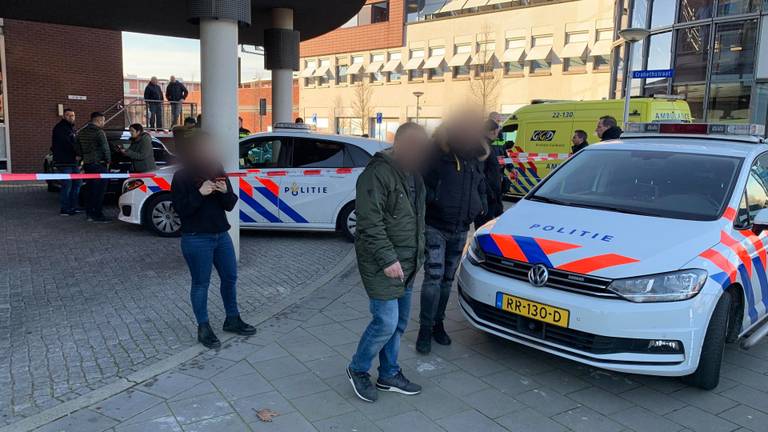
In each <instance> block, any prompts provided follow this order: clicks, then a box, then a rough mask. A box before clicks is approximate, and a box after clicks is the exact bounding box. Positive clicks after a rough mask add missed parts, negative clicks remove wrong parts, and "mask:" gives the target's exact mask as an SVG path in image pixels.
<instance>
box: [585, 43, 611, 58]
mask: <svg viewBox="0 0 768 432" xmlns="http://www.w3.org/2000/svg"><path fill="white" fill-rule="evenodd" d="M612 50H613V41H610V40H599V41H597V42H595V44H594V45H592V50H590V55H593V56H602V55H608V54H610V53H611V51H612Z"/></svg>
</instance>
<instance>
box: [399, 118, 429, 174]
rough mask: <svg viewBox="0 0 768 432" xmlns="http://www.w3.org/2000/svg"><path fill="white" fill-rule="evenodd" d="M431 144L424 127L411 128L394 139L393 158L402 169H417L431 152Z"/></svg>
mask: <svg viewBox="0 0 768 432" xmlns="http://www.w3.org/2000/svg"><path fill="white" fill-rule="evenodd" d="M431 146H432V143H431V142H430V140H429V137H428V136H427V132H426V131H424V129H421V128H414V129H411V130H409V131H407V132H406V133H404V134H403V135H402V136H400V138H399V139H397V140H395V143H394V152H395V159H397V161H398V163H400V164H401V165H402V167H403V168H404V169H406V170H408V171H418V170H420V169H421V167H422V166H423V165H424V162H425V161H426V160H427V157H428V156H429V154H430V153H431Z"/></svg>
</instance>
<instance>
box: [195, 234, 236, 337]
mask: <svg viewBox="0 0 768 432" xmlns="http://www.w3.org/2000/svg"><path fill="white" fill-rule="evenodd" d="M181 252H182V254H183V255H184V259H185V260H186V261H187V265H188V266H189V273H190V274H191V275H192V288H191V289H190V291H189V297H190V300H191V301H192V310H193V312H194V313H195V319H196V320H197V324H198V325H201V324H206V323H207V322H208V287H209V286H210V285H211V268H212V267H216V272H217V273H218V274H219V279H221V287H220V288H219V290H220V292H221V300H222V301H223V302H224V311H225V312H226V314H227V317H236V316H238V315H240V312H239V311H238V310H237V288H236V286H237V258H235V248H234V246H233V245H232V238H230V237H229V233H227V232H223V233H218V234H206V233H189V234H188V233H185V234H182V236H181Z"/></svg>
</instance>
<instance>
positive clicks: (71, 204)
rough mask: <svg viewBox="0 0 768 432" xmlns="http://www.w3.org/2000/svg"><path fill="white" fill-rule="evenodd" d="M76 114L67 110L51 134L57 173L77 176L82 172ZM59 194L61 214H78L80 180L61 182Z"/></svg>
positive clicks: (52, 151)
mask: <svg viewBox="0 0 768 432" xmlns="http://www.w3.org/2000/svg"><path fill="white" fill-rule="evenodd" d="M76 140H77V133H76V132H75V112H74V111H73V110H72V109H70V108H65V109H64V113H63V114H62V116H61V120H60V121H59V122H58V123H56V126H54V127H53V132H52V133H51V153H52V154H53V164H54V166H55V168H56V172H58V173H61V174H77V173H79V172H80V167H79V165H80V161H79V157H78V156H77V153H76V152H75V142H76ZM59 183H60V184H61V191H60V192H59V214H60V215H62V216H72V215H74V214H77V213H78V210H77V198H78V194H79V193H80V184H81V181H80V180H61V181H60V182H59Z"/></svg>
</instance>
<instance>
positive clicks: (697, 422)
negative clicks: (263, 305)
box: [38, 268, 768, 432]
mask: <svg viewBox="0 0 768 432" xmlns="http://www.w3.org/2000/svg"><path fill="white" fill-rule="evenodd" d="M359 283H360V282H359V276H358V275H357V271H356V269H354V268H351V269H350V270H349V271H347V272H345V273H344V274H343V275H342V276H340V277H339V278H337V279H336V280H335V281H332V282H331V283H329V284H328V285H326V286H325V287H323V288H320V289H318V290H317V291H316V292H315V293H314V294H313V295H311V296H309V297H307V298H304V299H301V301H300V302H299V303H298V304H297V305H295V306H294V307H291V308H290V309H289V310H286V311H284V312H283V313H280V314H278V315H277V316H275V317H273V318H272V319H270V320H268V321H267V322H265V323H264V324H263V325H261V326H260V328H259V333H258V334H257V335H256V336H254V337H250V338H236V339H234V340H233V341H232V342H230V343H227V344H225V346H224V347H223V348H222V349H221V350H219V351H210V352H207V353H205V354H203V355H201V356H199V357H198V358H195V359H193V360H191V361H189V362H187V363H185V364H182V365H181V366H179V367H177V368H175V369H173V370H171V371H168V372H166V373H164V374H162V375H160V376H157V377H154V378H152V379H150V380H148V381H146V382H143V383H141V384H139V385H136V386H135V387H133V388H132V389H130V390H128V391H125V392H122V393H120V394H118V395H116V396H114V397H111V398H109V399H107V400H104V401H102V402H99V403H97V404H95V405H93V406H91V407H89V408H87V409H83V410H80V411H78V412H75V413H74V414H72V415H70V416H69V417H65V418H61V419H59V420H57V421H55V422H53V423H51V424H48V425H47V426H45V427H42V428H40V429H38V431H40V432H56V431H80V432H91V431H104V430H108V431H112V432H134V431H135V432H139V431H200V432H202V431H273V432H278V431H284V432H304V431H350V432H352V431H356V432H365V431H380V432H404V431H419V432H428V431H429V432H431V431H448V432H498V431H505V430H509V431H523V432H525V431H536V432H556V431H565V430H573V431H584V432H602V431H607V432H611V431H617V432H619V431H637V432H641V431H653V432H665V431H682V430H688V431H697V432H698V431H714V432H717V431H734V430H739V431H748V430H751V431H760V432H764V431H766V430H768V426H766V425H768V344H766V343H762V344H760V345H759V346H757V347H756V348H754V349H753V350H751V351H749V352H743V351H739V350H737V349H733V348H730V349H729V350H728V351H727V354H726V363H725V364H724V366H723V375H724V377H723V379H722V383H721V385H720V386H719V387H718V388H717V389H715V390H714V391H712V392H705V391H700V390H696V389H693V388H688V387H686V386H684V385H683V384H681V383H680V382H679V381H678V380H676V379H671V378H655V377H645V376H632V375H624V374H617V373H611V372H607V371H603V370H597V369H593V368H590V367H585V366H582V365H580V364H578V363H574V362H571V361H566V360H561V359H558V358H556V357H554V356H551V355H547V354H543V353H540V352H537V351H535V350H532V349H528V348H525V347H522V346H519V345H516V344H513V343H510V342H507V341H505V340H502V339H499V338H496V337H493V336H489V335H487V334H485V333H482V332H479V331H476V330H474V329H473V328H470V327H469V326H468V324H467V323H466V321H465V320H464V318H463V317H462V316H461V315H460V313H459V311H458V310H457V309H456V303H455V299H454V301H453V302H452V303H451V304H450V306H449V309H450V310H449V314H448V318H449V319H448V320H447V322H446V326H447V328H448V329H449V331H450V332H451V334H452V336H453V338H454V344H453V345H452V346H450V347H447V348H446V347H441V346H435V349H434V353H433V354H432V355H429V356H420V355H418V354H416V353H415V351H414V340H415V336H416V332H417V327H416V324H415V322H414V321H413V320H412V324H411V327H410V329H409V331H408V333H407V336H406V339H405V342H404V346H403V349H402V351H401V360H402V361H401V364H402V366H403V368H404V371H405V374H406V376H408V377H410V378H411V379H412V380H414V381H415V382H418V383H420V384H422V385H424V392H423V393H422V394H421V395H418V396H410V397H409V396H402V395H397V394H392V393H384V394H381V395H380V399H379V401H378V402H376V403H375V404H368V403H364V402H362V401H360V400H358V399H357V398H356V397H355V396H354V394H353V392H352V389H351V388H350V385H349V383H348V381H347V379H346V376H345V375H344V368H345V367H346V365H347V363H348V361H349V358H350V355H351V354H352V352H353V351H354V348H355V346H356V343H357V339H358V337H359V334H360V333H361V332H362V330H363V328H364V326H365V325H366V324H367V322H368V301H367V298H366V297H365V295H364V292H363V290H362V288H360V285H359ZM418 285H419V284H417V286H418ZM414 300H415V301H414V314H413V315H415V312H416V311H418V307H419V306H418V303H419V302H418V295H417V296H416V297H415V298H414ZM373 375H374V378H375V371H373ZM261 409H271V410H274V411H276V412H277V413H278V414H279V415H278V416H277V417H275V418H274V421H273V422H271V423H265V422H262V421H260V420H259V419H258V418H257V416H256V410H261Z"/></svg>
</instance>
